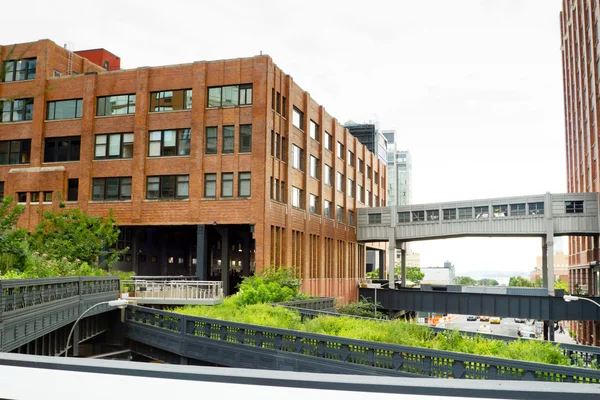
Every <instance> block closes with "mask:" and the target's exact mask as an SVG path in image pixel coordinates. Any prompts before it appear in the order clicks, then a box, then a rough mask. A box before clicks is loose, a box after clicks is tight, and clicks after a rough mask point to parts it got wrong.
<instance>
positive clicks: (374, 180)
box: [373, 171, 379, 185]
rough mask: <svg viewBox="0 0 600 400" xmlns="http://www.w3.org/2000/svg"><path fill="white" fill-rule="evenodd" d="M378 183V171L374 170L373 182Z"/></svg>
mask: <svg viewBox="0 0 600 400" xmlns="http://www.w3.org/2000/svg"><path fill="white" fill-rule="evenodd" d="M378 183H379V172H377V171H375V179H373V184H375V185H377V184H378Z"/></svg>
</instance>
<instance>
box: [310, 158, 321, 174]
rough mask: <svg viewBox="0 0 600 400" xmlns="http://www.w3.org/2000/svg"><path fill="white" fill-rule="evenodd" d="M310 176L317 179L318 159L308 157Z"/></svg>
mask: <svg viewBox="0 0 600 400" xmlns="http://www.w3.org/2000/svg"><path fill="white" fill-rule="evenodd" d="M310 176H311V177H313V178H315V179H319V159H318V158H316V157H315V156H310Z"/></svg>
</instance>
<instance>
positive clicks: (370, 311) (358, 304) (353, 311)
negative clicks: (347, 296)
mask: <svg viewBox="0 0 600 400" xmlns="http://www.w3.org/2000/svg"><path fill="white" fill-rule="evenodd" d="M377 307H382V305H381V303H379V302H378V303H377ZM336 309H337V312H339V313H340V314H348V315H356V316H359V317H369V318H382V317H383V316H384V314H383V313H382V312H379V311H376V310H375V304H374V303H373V302H372V301H370V300H368V299H366V298H365V297H363V296H361V297H360V300H359V301H355V302H351V303H347V304H341V305H337V304H336Z"/></svg>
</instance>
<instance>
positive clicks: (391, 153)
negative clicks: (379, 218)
mask: <svg viewBox="0 0 600 400" xmlns="http://www.w3.org/2000/svg"><path fill="white" fill-rule="evenodd" d="M381 133H382V134H383V136H384V137H385V139H386V140H387V173H388V181H387V182H388V185H387V186H388V187H387V204H386V205H388V206H394V205H400V203H398V202H397V201H396V200H397V199H398V194H397V193H398V180H397V176H398V174H397V170H398V168H397V167H396V165H397V164H396V151H397V147H396V146H397V145H396V131H395V130H388V131H381Z"/></svg>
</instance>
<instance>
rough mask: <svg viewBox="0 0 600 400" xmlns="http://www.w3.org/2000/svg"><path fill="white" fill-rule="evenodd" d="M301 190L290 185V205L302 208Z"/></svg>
mask: <svg viewBox="0 0 600 400" xmlns="http://www.w3.org/2000/svg"><path fill="white" fill-rule="evenodd" d="M303 204H304V202H303V190H302V189H299V188H297V187H295V186H292V206H294V207H297V208H303Z"/></svg>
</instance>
